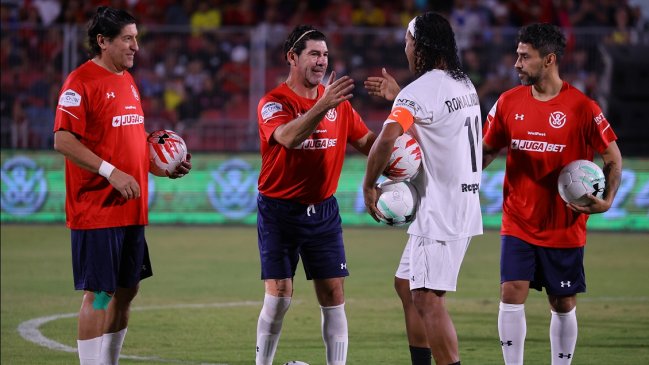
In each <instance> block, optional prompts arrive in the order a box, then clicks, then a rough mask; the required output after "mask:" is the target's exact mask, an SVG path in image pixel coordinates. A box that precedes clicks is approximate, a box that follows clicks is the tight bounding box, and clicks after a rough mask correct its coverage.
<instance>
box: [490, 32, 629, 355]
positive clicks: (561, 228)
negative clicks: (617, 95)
mask: <svg viewBox="0 0 649 365" xmlns="http://www.w3.org/2000/svg"><path fill="white" fill-rule="evenodd" d="M565 45H566V39H565V36H564V35H563V34H562V33H561V30H560V29H559V28H557V27H556V26H553V25H550V24H532V25H528V26H525V27H523V28H522V29H521V30H520V32H519V34H518V48H517V49H516V53H517V54H518V59H517V60H516V64H515V65H514V67H515V68H516V70H517V71H518V76H519V78H520V79H521V82H522V84H523V86H518V87H516V88H513V89H511V90H509V91H506V92H505V93H503V94H502V95H501V96H500V98H499V99H498V101H497V102H496V104H495V105H494V106H493V108H492V109H491V111H490V112H489V115H488V116H487V122H486V123H485V126H484V129H483V130H484V139H483V168H484V167H486V166H487V165H489V163H490V162H491V161H493V159H494V158H495V157H496V155H497V154H498V152H499V151H500V150H501V149H502V148H505V147H507V162H506V170H505V171H506V173H505V181H504V188H503V197H504V201H503V218H502V228H501V235H502V242H501V258H500V273H501V274H500V275H501V279H500V280H501V303H500V311H499V315H498V332H499V334H500V343H501V346H502V350H503V357H504V360H505V364H507V365H511V364H523V350H524V344H525V343H524V342H525V333H526V324H525V312H524V303H525V300H526V299H527V296H528V292H529V288H530V287H533V288H535V289H537V290H541V289H542V287H545V290H546V293H547V295H548V301H549V303H550V307H551V320H550V344H551V352H552V364H553V365H556V364H570V362H571V361H572V358H573V356H574V349H575V345H576V342H577V317H576V314H575V306H576V301H577V299H576V298H577V293H581V292H585V291H586V282H585V274H584V265H583V263H584V245H585V244H586V220H587V219H588V216H589V215H590V214H594V213H602V212H605V211H607V210H608V209H609V208H610V207H611V204H613V199H614V198H615V194H616V192H617V189H618V187H619V185H620V179H621V171H622V156H621V154H620V150H619V148H618V146H617V144H616V142H615V140H616V139H617V137H616V136H615V133H614V132H613V130H612V128H611V126H610V124H609V123H608V121H607V120H606V118H605V117H604V115H603V114H602V111H601V109H600V108H599V106H598V105H597V104H596V103H595V102H594V101H593V100H591V99H589V98H588V97H586V96H585V95H584V94H582V93H581V92H580V91H579V90H577V89H575V88H574V87H573V86H572V85H570V84H568V83H567V82H565V81H563V80H561V78H560V76H559V68H558V64H559V61H560V59H561V56H562V55H563V52H564V49H565ZM594 152H597V153H598V154H600V155H601V157H602V160H603V162H604V169H603V170H604V175H605V176H606V190H605V191H604V197H603V199H599V198H596V197H594V196H592V195H588V199H589V202H588V204H586V205H583V206H578V205H575V204H566V203H564V202H563V200H561V198H560V196H559V194H558V188H557V179H558V177H559V172H560V171H561V169H562V168H563V167H564V166H565V165H566V164H568V163H570V162H572V161H574V160H578V159H586V160H592V159H593V155H594Z"/></svg>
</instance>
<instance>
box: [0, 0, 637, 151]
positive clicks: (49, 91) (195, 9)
mask: <svg viewBox="0 0 649 365" xmlns="http://www.w3.org/2000/svg"><path fill="white" fill-rule="evenodd" d="M0 4H1V6H2V9H1V26H2V36H1V37H2V38H1V42H2V47H1V49H2V50H1V55H0V66H1V69H2V73H1V90H2V91H1V103H0V105H1V117H2V140H1V141H2V148H30V149H50V148H52V138H53V137H52V125H53V120H54V108H55V106H56V103H57V100H56V98H57V95H58V92H59V90H58V88H59V87H60V85H61V83H62V80H63V79H64V77H65V76H66V75H65V74H64V73H65V72H64V71H63V70H69V69H73V68H74V67H76V66H78V65H79V64H80V63H81V62H84V61H85V60H86V59H87V52H86V50H85V47H86V46H85V43H86V40H85V38H84V37H83V34H84V32H85V24H86V22H87V21H88V19H89V16H90V15H91V14H93V12H94V10H95V9H96V7H97V6H99V5H109V6H113V7H121V8H125V9H127V10H129V11H130V12H131V13H132V14H134V15H135V16H136V17H137V18H138V22H139V24H140V27H139V29H140V36H139V46H140V50H139V52H138V55H137V56H136V57H137V59H138V61H137V63H136V67H134V68H133V70H132V72H133V74H134V76H135V78H136V81H137V83H138V86H139V88H140V92H141V94H142V95H143V96H144V100H143V107H144V111H145V116H146V121H147V129H148V130H150V131H151V130H154V129H157V128H171V129H174V130H177V131H178V132H179V133H181V134H184V135H186V136H187V137H186V139H187V142H188V143H190V144H191V145H192V150H209V151H219V150H255V149H256V148H257V143H258V137H257V128H256V123H255V120H256V116H255V114H254V113H255V110H256V106H257V102H258V98H259V97H260V96H261V95H263V93H264V92H265V91H267V89H268V88H270V87H272V86H273V85H276V84H277V82H278V81H281V80H283V78H285V72H286V67H285V63H284V62H285V61H284V59H283V58H282V57H279V56H278V55H280V54H281V51H280V50H281V47H282V44H281V40H282V39H284V38H285V36H286V34H287V32H288V31H290V29H291V28H292V27H293V26H294V25H296V24H300V23H305V24H311V25H314V26H316V27H320V28H322V29H326V30H327V34H329V36H330V38H331V39H330V40H329V47H330V49H329V51H330V58H331V59H330V64H331V66H332V68H333V69H334V70H336V72H337V74H338V75H345V74H346V75H350V76H351V77H352V78H353V79H354V80H355V81H356V89H355V96H354V98H353V99H352V103H353V105H354V107H355V108H356V109H357V110H358V111H359V112H360V113H361V115H362V117H363V118H364V119H365V120H366V121H367V122H368V125H369V126H370V128H372V129H374V130H379V129H380V124H381V123H382V122H383V118H384V116H385V112H386V111H387V110H388V109H389V107H390V106H389V104H386V102H385V101H383V100H379V99H378V98H374V97H370V96H369V95H367V93H366V92H365V91H364V88H363V87H362V82H363V80H364V79H365V78H366V77H367V76H370V75H378V74H380V69H381V67H386V68H387V69H388V70H389V72H390V73H391V74H393V75H395V77H396V78H397V80H398V81H399V82H400V83H402V84H403V85H405V84H406V83H407V82H408V81H409V77H410V74H409V72H408V69H407V64H406V63H405V61H404V60H403V57H402V54H403V32H402V29H403V28H404V27H405V26H407V22H408V21H409V20H410V19H412V17H413V16H414V15H416V14H420V13H422V12H424V11H427V10H434V11H438V12H441V13H442V14H444V15H445V16H446V17H447V19H449V21H450V22H451V24H452V26H453V29H454V31H455V33H456V37H457V44H458V48H459V51H460V56H461V60H462V63H463V67H464V69H465V71H466V72H467V73H468V74H469V76H470V78H471V80H472V81H473V83H474V84H475V86H476V88H477V90H478V95H479V97H480V101H481V107H482V113H483V114H486V113H487V112H488V111H489V108H491V106H492V105H493V103H494V102H495V100H496V99H497V97H498V95H500V93H501V92H503V91H504V90H507V89H509V88H511V87H512V86H514V85H517V84H518V83H519V80H518V77H517V75H516V73H515V70H514V68H513V64H514V61H515V53H514V51H515V45H514V39H515V36H516V30H517V28H518V27H519V26H521V25H524V24H529V23H532V22H550V23H553V24H556V25H559V26H561V27H562V28H563V30H564V31H565V32H566V34H567V35H568V38H569V45H568V49H567V53H566V57H565V59H564V61H563V66H562V73H563V75H562V76H563V78H564V79H565V80H566V81H568V82H570V83H571V84H573V85H575V86H576V87H578V88H579V89H581V90H582V91H584V92H585V93H586V94H587V95H589V96H591V97H593V98H597V97H598V96H599V95H598V93H599V92H600V75H601V72H602V68H603V64H602V61H601V58H602V57H601V55H600V51H599V48H598V46H599V45H600V44H645V45H646V44H648V43H649V36H648V33H649V32H648V26H649V20H648V17H649V9H648V7H649V2H647V1H642V0H622V1H618V0H485V1H478V0H445V1H422V0H405V1H399V2H393V1H378V0H355V1H345V0H320V1H298V0H242V1H234V0H207V1H198V0H183V1H171V0H112V1H105V0H92V1H78V0H68V1H55V0H13V1H12V0H2V2H1V3H0ZM74 33H76V34H77V38H76V39H74V38H73V40H72V41H71V40H70V34H74ZM260 38H262V39H264V41H263V42H259V39H260ZM70 42H75V43H74V44H76V47H73V48H75V49H73V51H72V52H69V53H67V52H66V47H67V44H70ZM260 47H261V48H264V49H265V52H262V53H260V52H259V49H260ZM70 53H72V54H74V57H72V58H71V57H70ZM257 55H261V57H257V58H256V56H257ZM266 55H269V56H266ZM270 55H272V56H270ZM258 58H263V60H261V61H260V60H259V59H258ZM71 63H75V64H71ZM66 65H67V67H66ZM259 65H261V67H263V70H262V71H261V74H259V72H260V71H259V70H256V69H255V67H260V66H259ZM256 72H257V73H256ZM259 75H261V76H259ZM260 78H261V81H262V85H263V90H260V91H259V90H257V91H256V88H257V87H258V83H259V81H260Z"/></svg>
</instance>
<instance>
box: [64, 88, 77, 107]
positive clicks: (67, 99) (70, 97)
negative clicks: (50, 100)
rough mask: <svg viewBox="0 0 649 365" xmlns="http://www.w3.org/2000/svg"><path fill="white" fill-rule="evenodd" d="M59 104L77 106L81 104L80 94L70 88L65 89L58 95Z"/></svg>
mask: <svg viewBox="0 0 649 365" xmlns="http://www.w3.org/2000/svg"><path fill="white" fill-rule="evenodd" d="M59 105H61V106H79V105H81V95H79V94H78V93H77V92H76V91H74V90H72V89H67V90H65V91H64V92H62V93H61V97H59Z"/></svg>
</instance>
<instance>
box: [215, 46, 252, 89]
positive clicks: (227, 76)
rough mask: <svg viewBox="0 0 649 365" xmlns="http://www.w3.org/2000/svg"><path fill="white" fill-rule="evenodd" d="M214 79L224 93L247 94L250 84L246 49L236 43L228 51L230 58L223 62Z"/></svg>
mask: <svg viewBox="0 0 649 365" xmlns="http://www.w3.org/2000/svg"><path fill="white" fill-rule="evenodd" d="M216 81H217V83H219V85H221V88H222V89H223V91H224V92H225V93H226V94H229V95H236V94H247V93H248V88H249V86H250V62H248V49H247V48H246V47H245V46H244V45H242V44H238V45H236V46H234V47H233V48H232V51H231V52H230V60H228V61H227V62H225V63H224V64H223V67H221V69H220V70H219V72H218V73H217V76H216Z"/></svg>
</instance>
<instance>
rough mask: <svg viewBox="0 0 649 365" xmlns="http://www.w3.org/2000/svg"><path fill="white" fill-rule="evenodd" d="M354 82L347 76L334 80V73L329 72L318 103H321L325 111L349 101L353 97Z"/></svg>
mask: <svg viewBox="0 0 649 365" xmlns="http://www.w3.org/2000/svg"><path fill="white" fill-rule="evenodd" d="M353 89H354V80H353V79H352V78H350V77H349V76H343V77H341V78H339V79H338V80H336V72H335V71H331V74H330V75H329V80H328V81H327V84H326V86H325V91H324V94H322V98H320V100H318V102H320V103H322V104H323V105H324V107H325V109H326V110H329V109H331V108H334V107H336V106H337V105H338V104H340V103H342V102H343V101H345V100H349V99H351V98H352V97H353V96H354V95H353V94H352V93H351V91H352V90H353Z"/></svg>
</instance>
